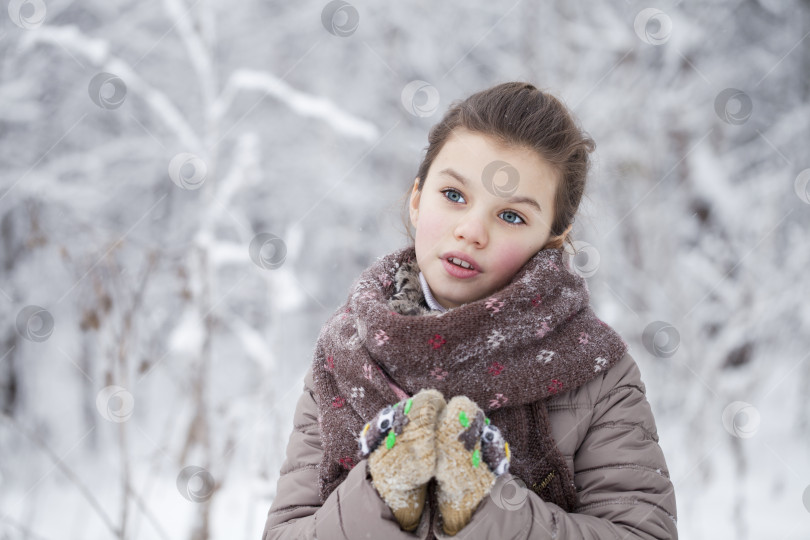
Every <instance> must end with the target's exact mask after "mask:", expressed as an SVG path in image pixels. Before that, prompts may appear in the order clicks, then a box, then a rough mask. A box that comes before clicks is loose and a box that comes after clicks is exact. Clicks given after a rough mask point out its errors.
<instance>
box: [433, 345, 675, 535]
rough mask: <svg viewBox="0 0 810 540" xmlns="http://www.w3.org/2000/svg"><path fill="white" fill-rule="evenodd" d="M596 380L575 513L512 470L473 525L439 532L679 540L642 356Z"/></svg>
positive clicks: (578, 463) (578, 461) (578, 466)
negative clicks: (640, 365)
mask: <svg viewBox="0 0 810 540" xmlns="http://www.w3.org/2000/svg"><path fill="white" fill-rule="evenodd" d="M592 383H595V384H596V385H598V387H599V390H598V392H597V393H596V397H595V398H590V399H592V400H593V403H592V405H593V411H592V414H591V415H590V425H589V427H588V429H587V431H586V432H585V436H584V438H583V439H582V441H581V442H580V444H579V447H578V449H577V451H576V453H575V455H574V483H575V485H576V488H577V508H576V510H575V511H574V512H570V513H569V512H566V511H564V510H563V509H562V508H560V507H559V506H557V505H556V504H553V503H550V502H546V501H544V500H543V499H541V498H540V497H539V496H538V495H537V494H536V493H534V492H533V491H532V490H530V489H527V488H525V487H524V485H523V483H522V482H518V481H517V479H515V477H513V476H512V474H511V473H509V472H507V473H505V474H503V475H501V476H500V477H498V478H497V480H496V482H495V485H493V487H492V490H491V491H490V494H489V495H488V496H487V497H485V498H484V500H483V501H482V502H481V504H480V505H479V507H478V509H477V510H476V512H475V513H474V514H473V516H472V518H471V520H470V522H469V523H468V524H467V526H466V527H464V528H463V529H462V530H461V531H459V533H458V534H456V535H455V536H452V537H450V536H446V535H445V534H444V531H443V530H441V528H440V527H438V528H437V531H436V535H437V537H438V538H442V539H446V538H453V539H454V540H478V539H484V538H509V539H530V538H531V539H540V538H543V539H545V538H554V539H557V540H569V539H570V540H574V539H587V540H591V539H593V540H597V539H608V538H612V539H617V540H618V539H628V540H633V539H644V540H653V539H656V540H664V539H666V540H669V539H674V540H677V538H678V531H677V527H676V520H677V513H676V507H675V493H674V490H673V485H672V482H670V479H669V473H668V470H667V466H666V462H665V460H664V455H663V452H662V451H661V448H660V446H659V445H658V434H657V430H656V425H655V420H654V418H653V414H652V410H651V409H650V405H649V403H648V402H647V399H646V389H645V386H644V383H643V382H642V381H641V376H640V372H639V369H638V366H637V365H636V362H635V360H633V358H632V357H631V356H630V355H629V354H625V356H624V358H622V359H621V360H620V361H619V362H617V364H616V365H614V366H613V367H612V368H611V369H609V370H607V371H606V372H605V373H604V375H602V376H601V383H600V382H599V379H594V381H592ZM583 399H586V398H583ZM586 418H587V417H586ZM510 484H511V486H512V487H510V486H509V485H510Z"/></svg>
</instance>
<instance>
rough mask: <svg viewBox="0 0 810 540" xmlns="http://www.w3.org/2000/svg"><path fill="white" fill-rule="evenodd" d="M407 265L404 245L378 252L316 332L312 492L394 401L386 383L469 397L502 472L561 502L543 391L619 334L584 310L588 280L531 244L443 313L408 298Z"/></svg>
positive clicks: (590, 369) (605, 365) (561, 466)
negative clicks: (493, 440)
mask: <svg viewBox="0 0 810 540" xmlns="http://www.w3.org/2000/svg"><path fill="white" fill-rule="evenodd" d="M418 272H419V270H418V266H417V265H416V252H415V249H414V247H413V246H406V247H404V248H400V249H398V250H396V251H394V252H393V253H390V254H388V255H386V256H383V257H379V258H378V259H377V261H376V262H375V263H373V264H372V265H371V266H369V267H368V268H367V269H366V270H364V271H363V272H362V273H361V275H360V276H359V277H358V278H357V279H356V280H355V281H354V283H353V284H352V286H351V290H350V294H349V297H348V300H347V301H346V303H345V304H343V305H342V306H341V307H339V308H338V309H337V311H336V312H335V313H334V314H333V315H332V316H331V317H330V318H329V319H328V320H327V322H326V323H325V324H324V327H323V328H322V330H321V333H320V335H319V337H318V340H317V343H316V346H315V354H314V357H313V366H312V369H313V378H314V381H315V390H316V392H317V394H318V398H319V417H318V421H319V424H320V430H321V440H322V447H323V458H322V461H321V463H320V466H319V489H320V497H321V502H323V501H325V500H326V499H327V497H328V496H329V494H330V493H331V492H332V491H333V490H334V489H335V488H336V487H337V486H338V485H339V484H340V483H341V482H342V481H343V480H344V479H345V477H346V476H347V475H348V472H349V470H351V469H352V468H353V467H354V466H355V465H356V464H357V463H358V461H359V460H360V456H359V453H358V451H359V448H358V443H357V440H356V437H357V435H358V433H359V432H360V431H361V430H362V428H363V426H364V425H365V423H366V422H368V421H370V420H371V419H372V418H373V417H374V415H375V414H376V413H377V412H378V411H379V410H380V409H382V408H383V407H385V406H386V405H391V404H393V403H396V402H397V401H400V399H401V398H400V396H398V395H396V393H395V392H394V390H393V389H392V385H391V384H390V383H391V382H393V383H395V384H396V385H397V386H399V387H400V388H402V389H403V390H404V391H405V392H406V393H407V394H408V395H409V396H411V395H413V394H415V393H416V392H418V391H419V390H421V389H423V388H435V389H437V390H439V391H440V392H441V393H442V394H443V395H444V397H445V399H446V400H447V401H449V400H450V399H451V398H452V397H453V396H456V395H466V396H467V397H469V398H470V399H472V400H473V401H475V402H476V403H477V404H478V406H479V407H481V409H482V410H483V411H484V413H485V414H486V415H487V416H488V417H489V418H490V420H491V422H492V423H493V424H494V425H496V426H497V427H498V428H499V429H500V430H501V432H502V434H503V436H504V438H505V439H506V440H507V441H508V442H509V448H510V450H511V454H512V456H511V462H510V466H509V472H510V473H512V475H513V476H516V477H518V478H520V479H521V480H522V481H523V482H524V483H525V485H526V486H527V487H528V488H530V489H532V490H533V491H534V492H535V493H536V494H537V495H539V496H540V497H541V498H542V499H543V500H545V501H549V502H553V503H555V504H557V505H558V506H560V507H561V508H563V509H564V510H566V511H569V512H570V511H573V509H574V507H575V505H576V488H575V486H574V481H573V477H572V475H571V473H570V471H569V470H568V467H567V465H566V462H565V459H564V457H563V456H562V454H561V453H560V451H559V449H558V448H557V445H556V443H555V441H554V440H553V438H552V436H551V428H550V425H549V418H548V411H547V409H546V401H547V400H548V399H549V398H551V397H552V396H554V395H556V394H559V393H561V392H566V391H569V390H573V389H575V388H577V387H579V386H580V385H582V384H584V383H586V382H588V381H590V380H591V379H593V378H594V377H597V376H599V375H601V374H602V372H604V371H605V370H607V369H609V368H610V367H612V366H613V365H614V364H615V363H616V362H617V361H618V360H619V359H620V358H621V357H622V356H623V355H624V353H625V351H626V350H627V344H626V343H625V342H624V340H623V339H622V338H621V337H620V336H619V334H617V333H616V332H615V331H614V330H613V329H612V328H610V327H609V326H608V325H607V324H605V323H604V322H602V321H601V320H600V319H599V318H598V317H597V316H596V315H595V314H594V312H593V310H592V309H591V307H590V306H589V292H588V286H587V284H586V282H585V280H584V279H583V278H582V277H581V276H579V275H578V274H576V273H575V272H573V271H571V270H570V267H569V266H568V262H567V261H564V260H563V251H562V249H554V248H549V249H544V250H540V251H538V252H537V253H536V254H534V255H533V256H532V257H531V258H530V259H529V260H528V261H527V262H526V263H525V264H524V265H523V266H522V267H521V268H520V269H519V270H518V271H517V273H516V274H515V275H514V276H513V277H512V279H511V280H510V282H509V283H507V284H506V285H505V286H503V287H502V288H501V289H500V290H498V291H496V292H495V293H493V294H491V295H490V296H488V297H486V298H482V299H479V300H476V301H473V302H469V303H467V304H463V305H461V306H458V307H455V308H452V309H449V310H447V311H445V312H441V311H438V310H433V311H430V310H429V309H428V307H427V304H425V303H424V297H423V295H421V294H420V298H421V302H420V303H419V305H418V306H415V305H414V302H413V301H412V299H411V300H410V301H409V299H408V297H407V295H408V294H409V292H410V293H413V291H414V289H415V287H418V277H416V276H418ZM414 281H416V285H415V286H414V284H413V282H414ZM411 296H412V295H411ZM431 483H432V484H435V482H433V481H431ZM431 507H433V501H431Z"/></svg>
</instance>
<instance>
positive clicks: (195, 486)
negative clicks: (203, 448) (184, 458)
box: [177, 465, 216, 502]
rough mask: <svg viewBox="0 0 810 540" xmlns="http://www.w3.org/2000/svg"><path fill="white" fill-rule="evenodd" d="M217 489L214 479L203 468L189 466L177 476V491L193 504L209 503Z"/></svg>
mask: <svg viewBox="0 0 810 540" xmlns="http://www.w3.org/2000/svg"><path fill="white" fill-rule="evenodd" d="M215 488H216V484H215V482H214V477H213V476H212V475H211V473H210V472H208V471H207V470H205V469H203V468H202V467H197V466H196V465H189V466H188V467H185V468H183V470H182V471H180V474H178V475H177V491H179V492H180V495H182V496H183V498H184V499H187V500H189V501H191V502H205V501H207V500H208V499H210V498H211V495H213V494H214V489H215Z"/></svg>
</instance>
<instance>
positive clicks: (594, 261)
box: [565, 240, 602, 278]
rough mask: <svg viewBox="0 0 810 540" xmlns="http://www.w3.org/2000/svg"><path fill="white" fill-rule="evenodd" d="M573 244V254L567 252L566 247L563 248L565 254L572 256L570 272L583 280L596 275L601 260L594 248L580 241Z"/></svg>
mask: <svg viewBox="0 0 810 540" xmlns="http://www.w3.org/2000/svg"><path fill="white" fill-rule="evenodd" d="M573 244H574V253H571V252H570V251H568V249H567V247H566V248H565V249H566V253H568V254H569V255H573V258H572V259H571V270H572V271H573V272H575V273H576V274H578V275H580V276H582V277H584V278H589V277H591V276H593V275H594V274H596V272H597V271H598V270H599V263H600V261H601V260H602V257H601V256H600V255H599V250H598V249H596V246H594V245H592V244H589V243H588V242H584V241H582V240H574V242H573Z"/></svg>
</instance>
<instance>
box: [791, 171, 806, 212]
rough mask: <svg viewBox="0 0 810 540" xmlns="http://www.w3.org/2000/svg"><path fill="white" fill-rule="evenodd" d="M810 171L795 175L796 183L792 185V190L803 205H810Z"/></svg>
mask: <svg viewBox="0 0 810 540" xmlns="http://www.w3.org/2000/svg"><path fill="white" fill-rule="evenodd" d="M809 185H810V169H805V170H803V171H802V172H800V173H799V174H798V175H796V181H795V182H794V183H793V189H794V190H796V195H798V196H799V199H801V200H802V202H803V203H805V204H810V189H808V188H809V187H810V186H809Z"/></svg>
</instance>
